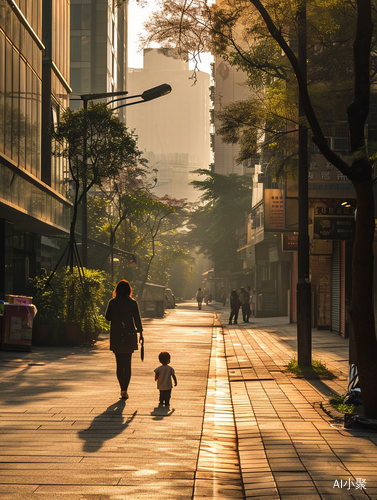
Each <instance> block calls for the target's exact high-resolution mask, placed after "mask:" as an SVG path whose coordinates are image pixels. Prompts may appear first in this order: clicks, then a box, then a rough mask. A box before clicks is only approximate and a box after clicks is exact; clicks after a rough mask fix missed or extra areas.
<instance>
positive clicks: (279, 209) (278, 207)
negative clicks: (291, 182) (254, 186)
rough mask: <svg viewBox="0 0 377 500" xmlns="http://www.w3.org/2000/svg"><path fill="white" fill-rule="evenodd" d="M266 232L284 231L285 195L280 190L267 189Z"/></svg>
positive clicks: (265, 195)
mask: <svg viewBox="0 0 377 500" xmlns="http://www.w3.org/2000/svg"><path fill="white" fill-rule="evenodd" d="M264 197H265V230H267V231H274V230H278V229H284V208H285V207H284V193H283V191H281V190H280V189H265V192H264Z"/></svg>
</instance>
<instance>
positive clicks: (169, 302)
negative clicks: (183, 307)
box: [165, 288, 175, 309]
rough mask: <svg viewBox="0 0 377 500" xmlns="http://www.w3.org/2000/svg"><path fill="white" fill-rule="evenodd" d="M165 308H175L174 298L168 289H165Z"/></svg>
mask: <svg viewBox="0 0 377 500" xmlns="http://www.w3.org/2000/svg"><path fill="white" fill-rule="evenodd" d="M165 307H166V309H174V308H175V297H174V293H173V292H172V291H171V290H170V288H165Z"/></svg>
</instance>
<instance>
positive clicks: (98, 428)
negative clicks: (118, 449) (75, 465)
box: [78, 399, 137, 453]
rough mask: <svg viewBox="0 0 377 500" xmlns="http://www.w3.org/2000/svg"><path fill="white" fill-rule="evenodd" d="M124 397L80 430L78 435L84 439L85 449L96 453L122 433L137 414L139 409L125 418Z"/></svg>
mask: <svg viewBox="0 0 377 500" xmlns="http://www.w3.org/2000/svg"><path fill="white" fill-rule="evenodd" d="M125 406H126V402H125V400H124V399H120V400H119V401H117V402H116V403H113V404H112V405H110V406H109V407H108V408H106V410H105V411H104V412H102V413H100V414H99V415H96V416H95V417H94V419H93V420H92V422H91V424H90V425H89V427H88V428H87V429H82V430H80V431H79V432H78V437H79V438H80V439H82V440H83V441H84V445H83V451H84V452H87V453H95V452H96V451H98V450H100V449H101V448H102V446H103V445H104V443H105V442H106V441H108V440H110V439H113V438H115V437H116V436H118V435H119V434H121V433H122V432H123V431H124V430H125V429H127V427H128V426H129V425H130V423H131V422H132V421H133V419H134V418H135V417H136V415H137V410H136V411H134V413H133V414H132V415H131V416H129V417H127V418H126V420H124V417H123V410H124V408H125Z"/></svg>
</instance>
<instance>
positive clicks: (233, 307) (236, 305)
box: [229, 288, 241, 325]
mask: <svg viewBox="0 0 377 500" xmlns="http://www.w3.org/2000/svg"><path fill="white" fill-rule="evenodd" d="M240 307H241V301H240V299H239V297H238V293H237V290H236V289H235V288H233V290H232V291H231V293H230V316H229V324H230V325H231V324H232V319H233V318H234V324H235V325H236V324H237V320H238V312H239V310H240Z"/></svg>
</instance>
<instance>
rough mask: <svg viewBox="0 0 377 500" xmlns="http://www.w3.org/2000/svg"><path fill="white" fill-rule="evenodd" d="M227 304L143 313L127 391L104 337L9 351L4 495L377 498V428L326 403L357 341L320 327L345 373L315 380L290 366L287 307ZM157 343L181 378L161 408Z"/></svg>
mask: <svg viewBox="0 0 377 500" xmlns="http://www.w3.org/2000/svg"><path fill="white" fill-rule="evenodd" d="M223 314H225V319H226V320H227V315H228V310H227V309H225V308H222V307H220V306H218V305H217V304H212V305H211V306H203V309H202V311H200V312H198V311H197V309H195V304H194V303H190V304H182V305H181V304H180V305H179V307H178V308H177V309H176V310H174V311H169V312H168V313H167V315H166V316H165V318H161V319H155V320H151V321H149V322H147V323H146V325H145V334H146V357H145V361H144V363H141V361H140V359H139V357H138V355H135V359H134V363H133V376H132V380H131V385H130V391H129V392H130V400H128V401H127V402H126V404H125V403H124V401H119V400H118V394H119V389H118V386H117V382H116V378H115V365H114V359H113V355H112V353H110V352H109V351H108V339H105V340H101V341H100V342H98V344H97V345H96V346H95V347H94V348H93V349H87V348H36V349H35V351H34V352H32V353H11V352H4V351H0V381H1V389H2V390H1V393H0V404H1V407H0V498H4V499H8V498H9V499H22V500H25V499H29V498H44V499H46V500H50V498H55V497H56V498H59V499H61V500H64V499H70V500H76V499H80V500H81V499H95V500H105V499H124V498H125V499H131V500H133V499H142V498H145V499H161V500H162V499H168V500H175V499H177V500H179V499H185V500H186V499H187V500H189V499H190V500H191V499H194V500H199V499H201V498H206V499H207V500H208V499H211V498H212V499H213V500H214V499H216V500H223V499H227V498H232V499H245V498H253V499H261V500H270V499H273V500H277V499H283V500H288V499H289V500H291V499H308V500H311V499H325V500H326V499H340V500H343V499H351V498H371V499H377V482H376V478H377V474H376V471H377V463H376V461H377V453H376V449H377V447H376V444H377V433H372V432H369V433H368V432H365V431H359V430H352V431H350V430H346V429H344V428H343V427H342V426H341V425H339V424H336V423H334V422H332V420H331V418H330V417H329V416H327V415H326V413H324V412H323V410H322V409H321V408H320V403H321V402H322V401H326V400H327V398H328V396H329V395H330V394H331V390H336V391H338V392H340V393H342V392H345V389H346V387H347V372H348V342H347V341H346V340H345V339H343V338H341V337H339V336H337V335H334V334H330V333H329V332H316V331H313V358H314V359H320V360H322V361H324V362H325V363H326V364H327V366H328V367H329V369H331V370H333V371H334V370H335V371H337V373H338V374H339V378H338V379H336V380H335V381H332V382H328V381H326V384H325V383H323V382H321V381H318V380H317V381H308V380H305V379H300V378H295V377H291V376H289V375H287V374H286V373H285V371H284V369H283V367H284V365H285V364H287V362H288V361H289V360H290V359H291V358H293V357H295V336H296V330H295V328H296V327H295V325H289V324H288V322H287V318H267V319H253V320H252V323H251V324H246V325H238V326H233V325H232V326H230V325H227V324H226V323H227V321H223V326H221V323H220V320H221V317H222V315H223ZM214 318H215V320H214ZM161 350H169V351H170V352H171V355H172V366H173V367H174V368H175V369H176V372H177V377H178V386H177V388H175V389H173V391H174V392H173V396H172V407H171V410H170V411H168V412H167V411H164V410H160V409H158V408H156V403H157V401H158V392H157V390H156V387H155V383H154V380H153V379H154V377H153V369H154V368H155V367H156V366H157V364H158V360H157V355H158V352H160V351H161ZM352 483H353V484H352ZM364 486H366V489H365V488H364Z"/></svg>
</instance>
